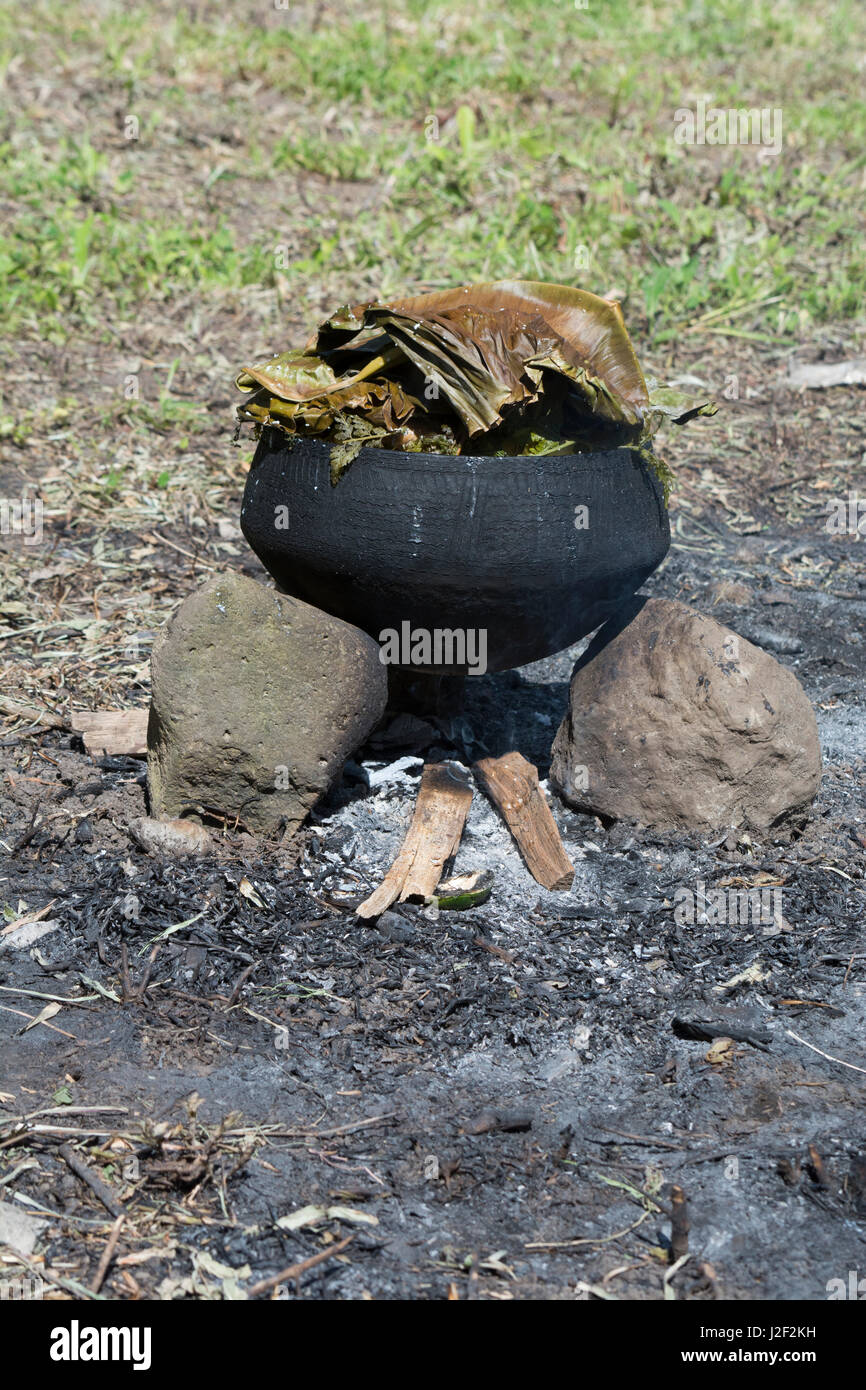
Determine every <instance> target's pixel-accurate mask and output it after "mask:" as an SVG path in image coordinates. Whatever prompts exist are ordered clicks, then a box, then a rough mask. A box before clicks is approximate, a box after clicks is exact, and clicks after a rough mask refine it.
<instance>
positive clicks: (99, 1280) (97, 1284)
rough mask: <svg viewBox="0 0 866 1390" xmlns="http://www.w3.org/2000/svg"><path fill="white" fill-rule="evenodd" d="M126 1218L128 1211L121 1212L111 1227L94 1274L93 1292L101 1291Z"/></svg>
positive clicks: (91, 1286)
mask: <svg viewBox="0 0 866 1390" xmlns="http://www.w3.org/2000/svg"><path fill="white" fill-rule="evenodd" d="M125 1220H126V1213H125V1212H121V1213H120V1215H119V1216H118V1218H117V1220H116V1221H115V1223H114V1225H113V1226H112V1228H111V1234H110V1236H109V1237H108V1242H107V1244H106V1246H105V1249H104V1250H103V1252H102V1255H101V1256H100V1260H99V1264H98V1265H97V1267H96V1273H95V1274H94V1276H93V1282H92V1283H91V1285H90V1292H91V1293H99V1290H100V1289H101V1288H102V1285H103V1283H104V1281H105V1276H106V1274H107V1273H108V1269H109V1265H110V1264H111V1261H112V1260H113V1259H114V1252H115V1250H116V1249H117V1242H118V1240H119V1239H120V1232H121V1230H122V1229H123V1223H124V1221H125Z"/></svg>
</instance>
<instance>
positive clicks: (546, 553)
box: [241, 429, 670, 675]
mask: <svg viewBox="0 0 866 1390" xmlns="http://www.w3.org/2000/svg"><path fill="white" fill-rule="evenodd" d="M329 453H330V451H329V447H328V445H327V444H324V443H321V442H319V441H316V440H299V441H297V442H296V443H295V444H294V446H291V445H290V444H289V443H288V442H287V441H286V439H285V437H284V436H283V435H281V434H280V433H279V432H277V431H275V430H272V429H266V430H264V431H263V433H262V437H261V439H260V441H259V445H258V448H257V450H256V454H255V458H254V459H253V464H252V467H251V469H250V473H249V477H248V479H247V485H246V489H245V493H244V501H243V507H242V511H241V527H242V529H243V532H244V535H245V536H246V539H247V540H248V542H249V544H250V545H251V546H252V548H253V550H254V551H255V552H256V554H257V555H258V557H259V559H260V560H261V561H262V563H263V565H264V566H265V568H266V569H267V570H268V571H269V572H270V574H271V575H272V576H273V578H274V579H275V580H276V582H277V584H278V585H279V587H280V588H281V589H283V590H284V591H285V592H287V593H289V594H292V595H293V596H295V597H296V598H301V599H303V600H304V601H305V602H307V603H312V604H315V605H316V606H318V607H320V608H323V609H325V610H326V611H327V612H329V613H332V614H333V615H334V616H336V617H340V618H343V619H344V620H346V621H348V622H352V623H355V624H356V625H357V626H359V627H361V628H363V629H364V631H366V632H368V633H369V634H370V635H371V636H372V637H374V638H375V639H376V640H377V641H379V642H380V645H382V647H383V654H385V653H384V649H385V648H387V654H385V659H386V660H387V662H388V664H393V665H395V666H398V667H406V668H408V669H410V670H412V669H414V670H416V671H418V672H419V673H421V672H424V671H427V672H435V673H437V674H440V675H441V674H444V673H446V672H448V671H451V672H453V673H454V674H457V673H460V672H463V673H464V674H468V675H482V674H484V673H485V671H503V670H507V669H509V668H511V667H514V666H519V665H524V664H526V663H527V662H531V661H536V660H539V659H541V658H543V657H546V656H550V655H551V654H553V653H554V652H557V651H561V650H562V649H563V648H565V647H567V646H569V645H571V644H572V643H573V642H576V641H578V640H579V639H580V638H581V637H584V636H586V635H587V633H589V632H592V631H593V630H594V629H595V628H596V627H598V626H599V625H600V624H601V623H602V622H604V621H606V619H607V618H608V617H610V616H611V614H612V613H613V612H614V611H615V610H616V608H617V607H618V606H619V604H621V603H622V602H623V601H624V600H625V599H626V598H629V597H631V595H632V594H634V593H635V592H636V591H637V589H638V588H639V587H640V586H641V584H643V582H644V581H645V580H646V579H647V577H648V576H649V575H650V574H652V572H653V570H654V569H656V567H657V566H658V565H659V564H660V563H661V561H662V560H663V559H664V557H665V555H666V554H667V551H668V548H669V546H670V528H669V525H668V517H667V512H666V510H665V506H664V501H663V495H662V488H661V485H660V484H659V482H658V479H657V478H656V477H655V475H654V473H653V472H652V471H651V470H650V469H649V468H648V467H647V466H646V464H645V463H644V462H643V461H642V459H641V458H640V456H639V455H638V453H637V452H636V451H635V450H632V449H628V448H623V449H614V450H609V451H606V452H601V453H586V454H573V455H548V456H537V455H536V456H530V455H522V456H519V457H514V458H493V457H472V456H467V455H457V456H449V455H438V454H405V453H399V452H397V451H395V450H387V449H364V450H362V452H361V454H360V455H359V457H358V458H357V459H356V461H355V462H354V463H353V464H352V466H351V467H350V469H349V470H348V472H347V474H346V475H345V476H344V477H343V478H342V479H341V480H340V482H339V484H338V485H337V486H336V487H332V486H331V483H330V476H329Z"/></svg>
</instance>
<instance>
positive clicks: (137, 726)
mask: <svg viewBox="0 0 866 1390" xmlns="http://www.w3.org/2000/svg"><path fill="white" fill-rule="evenodd" d="M147 720H148V710H147V709H109V710H96V711H94V712H93V713H89V712H88V711H85V710H74V711H73V713H72V714H71V716H70V723H71V725H72V728H73V729H74V730H75V732H76V733H77V734H81V736H82V738H83V739H84V747H85V748H86V749H87V751H88V753H89V754H90V756H91V757H92V758H103V757H118V756H126V757H130V758H143V757H144V755H145V754H146V752H147Z"/></svg>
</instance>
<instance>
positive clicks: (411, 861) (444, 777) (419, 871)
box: [356, 763, 472, 918]
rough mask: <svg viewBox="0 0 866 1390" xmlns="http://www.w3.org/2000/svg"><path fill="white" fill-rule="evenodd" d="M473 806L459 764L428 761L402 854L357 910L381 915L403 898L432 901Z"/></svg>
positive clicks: (366, 915) (470, 789)
mask: <svg viewBox="0 0 866 1390" xmlns="http://www.w3.org/2000/svg"><path fill="white" fill-rule="evenodd" d="M471 804H472V786H471V784H470V781H469V778H468V776H467V774H466V772H465V770H464V769H463V768H461V767H460V766H459V764H457V763H427V764H425V767H424V771H423V773H422V774H421V786H420V787H419V789H418V800H417V802H416V803H415V813H414V815H413V817H412V823H411V825H410V826H409V829H408V831H407V833H406V838H405V840H404V841H403V844H402V845H401V847H400V852H399V854H398V855H397V858H396V859H395V860H394V863H393V864H392V865H391V867H390V869H389V870H388V872H387V874H386V875H385V877H384V879H383V880H382V882H381V883H380V884H379V887H378V888H377V889H376V890H375V892H373V893H371V895H370V897H369V898H367V900H366V902H363V903H361V906H360V907H359V908H357V909H356V912H357V915H358V916H359V917H364V918H369V917H378V916H379V914H380V913H382V912H384V911H385V909H386V908H388V907H390V906H391V904H392V903H393V902H396V901H397V900H398V899H399V900H400V902H405V901H406V899H407V898H410V897H421V898H427V897H429V896H430V895H431V894H432V892H433V890H434V889H435V887H436V885H437V883H438V882H439V880H440V879H441V877H442V872H443V870H444V868H445V865H446V863H447V862H448V860H449V859H450V858H451V856H452V854H454V852H455V851H456V849H457V846H458V845H459V843H460V837H461V835H462V834H463V826H464V824H465V823H466V817H467V815H468V814H469V807H470V806H471Z"/></svg>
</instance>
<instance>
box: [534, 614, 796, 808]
mask: <svg viewBox="0 0 866 1390" xmlns="http://www.w3.org/2000/svg"><path fill="white" fill-rule="evenodd" d="M550 776H551V782H552V784H553V785H554V786H555V787H556V788H557V790H559V791H560V792H561V794H562V795H563V797H564V798H565V799H566V801H569V802H571V803H572V804H573V805H575V806H579V807H581V808H584V809H587V810H590V811H594V812H596V813H597V814H599V815H602V816H609V817H612V818H615V819H620V818H622V819H634V820H637V821H639V822H640V823H641V824H643V825H648V826H655V827H659V828H664V827H667V828H675V827H679V828H689V827H708V828H712V829H722V828H724V827H726V826H737V827H740V826H743V827H749V828H753V829H757V830H763V829H766V828H767V827H768V826H770V825H773V824H774V823H776V822H779V821H781V820H783V819H784V818H785V817H787V816H789V815H791V814H792V813H794V812H796V811H799V810H801V809H803V808H804V807H806V806H808V805H809V803H810V802H811V801H812V798H813V797H814V795H815V793H816V791H817V789H818V784H819V782H820V779H821V750H820V745H819V743H818V729H817V725H816V723H815V715H814V712H813V710H812V706H811V704H810V703H809V700H808V698H807V696H806V694H805V691H804V690H803V688H802V686H801V685H800V683H799V681H798V680H797V678H796V676H794V675H793V673H792V672H791V671H788V670H787V669H786V668H785V667H784V666H780V665H779V663H778V662H777V661H776V660H775V659H774V658H773V657H772V656H770V655H769V654H768V653H767V652H764V651H761V650H760V649H759V648H758V647H755V646H753V645H752V643H751V642H747V641H746V640H745V638H743V637H738V636H737V635H736V633H733V632H731V631H730V629H729V628H726V627H723V626H722V625H721V624H720V623H717V622H715V621H714V619H712V618H707V617H704V616H703V615H702V614H700V613H696V612H694V611H693V610H691V609H689V608H687V607H686V606H685V604H682V603H677V602H675V601H673V600H670V599H643V598H637V599H634V600H632V601H631V602H630V603H629V604H627V605H626V606H625V608H624V609H623V610H622V611H621V613H620V614H619V615H618V616H617V618H616V619H613V620H611V622H609V623H607V624H606V625H605V627H603V628H602V629H601V631H600V632H599V633H598V634H597V636H596V637H595V638H594V640H593V642H592V643H591V645H590V647H589V648H588V650H587V651H586V652H585V654H584V655H583V656H582V657H581V659H580V660H579V661H578V663H577V665H576V666H575V668H574V672H573V674H572V680H571V690H570V694H569V708H568V711H567V713H566V716H565V719H564V720H563V722H562V724H561V725H560V728H559V731H558V733H557V735H556V738H555V740H554V743H553V750H552V765H551V772H550Z"/></svg>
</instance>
